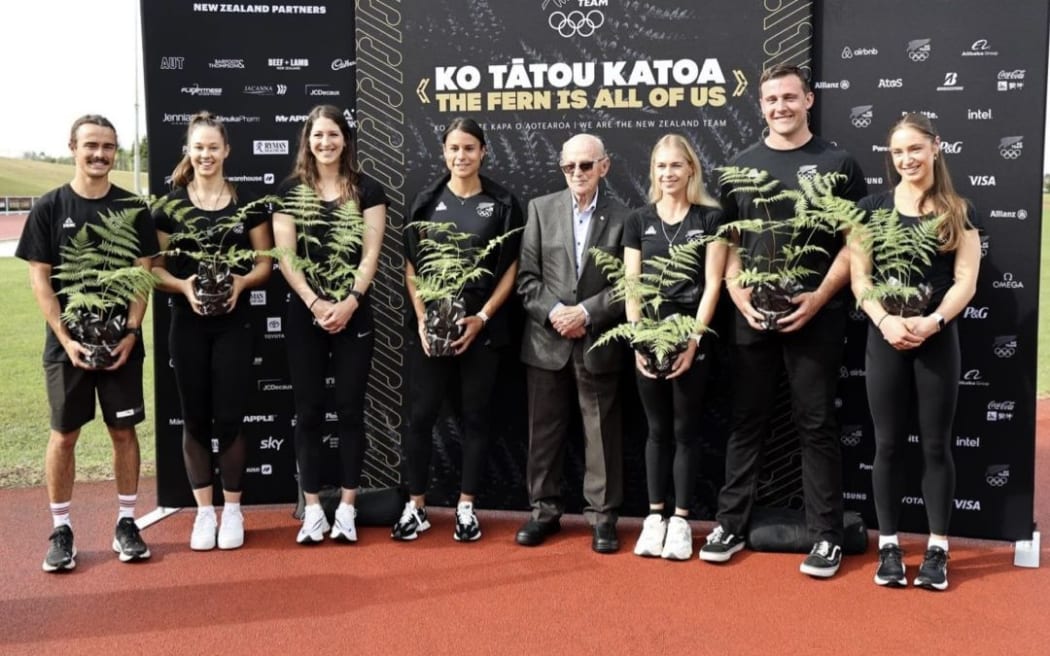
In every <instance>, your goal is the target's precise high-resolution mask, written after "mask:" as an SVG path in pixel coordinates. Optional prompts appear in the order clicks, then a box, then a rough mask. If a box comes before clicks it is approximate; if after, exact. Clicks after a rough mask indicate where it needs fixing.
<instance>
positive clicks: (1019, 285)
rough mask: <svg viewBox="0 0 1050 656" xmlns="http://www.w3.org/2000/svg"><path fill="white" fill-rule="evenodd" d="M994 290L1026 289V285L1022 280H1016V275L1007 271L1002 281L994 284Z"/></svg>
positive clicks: (996, 281)
mask: <svg viewBox="0 0 1050 656" xmlns="http://www.w3.org/2000/svg"><path fill="white" fill-rule="evenodd" d="M992 289H1024V283H1023V282H1021V281H1020V280H1014V274H1012V273H1010V272H1009V271H1006V272H1004V273H1003V279H1002V280H995V281H993V282H992Z"/></svg>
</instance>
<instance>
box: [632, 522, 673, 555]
mask: <svg viewBox="0 0 1050 656" xmlns="http://www.w3.org/2000/svg"><path fill="white" fill-rule="evenodd" d="M666 534H667V522H666V521H665V520H664V518H663V515H661V514H660V513H652V514H651V515H649V516H648V517H646V518H645V521H644V522H642V534H641V535H639V536H638V542H636V543H635V544H634V555H636V556H649V557H652V558H656V557H658V556H659V555H660V552H661V551H662V550H663V547H664V536H665V535H666Z"/></svg>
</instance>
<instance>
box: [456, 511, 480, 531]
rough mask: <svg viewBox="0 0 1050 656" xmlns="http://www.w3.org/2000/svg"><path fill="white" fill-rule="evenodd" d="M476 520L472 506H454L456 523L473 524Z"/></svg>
mask: <svg viewBox="0 0 1050 656" xmlns="http://www.w3.org/2000/svg"><path fill="white" fill-rule="evenodd" d="M475 521H477V520H476V518H475V516H474V508H473V506H457V507H456V523H457V524H461V525H463V526H473V525H474V522H475Z"/></svg>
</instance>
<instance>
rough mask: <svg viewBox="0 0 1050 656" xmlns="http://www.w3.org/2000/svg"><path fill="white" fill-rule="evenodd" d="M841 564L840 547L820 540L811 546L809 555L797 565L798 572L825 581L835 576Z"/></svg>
mask: <svg viewBox="0 0 1050 656" xmlns="http://www.w3.org/2000/svg"><path fill="white" fill-rule="evenodd" d="M841 564H842V547H840V546H839V545H837V544H831V543H830V542H828V541H827V540H821V541H820V542H817V543H816V544H814V545H813V548H812V549H811V550H810V552H809V555H808V556H806V559H805V560H803V561H802V564H801V565H799V567H798V571H800V572H802V573H803V574H809V575H810V576H815V577H817V578H821V579H826V578H828V577H831V576H835V572H837V571H839V565H841Z"/></svg>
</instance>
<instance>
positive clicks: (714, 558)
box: [700, 542, 744, 563]
mask: <svg viewBox="0 0 1050 656" xmlns="http://www.w3.org/2000/svg"><path fill="white" fill-rule="evenodd" d="M743 550H744V543H743V542H741V543H740V544H737V545H734V546H732V547H730V548H729V550H728V551H714V552H712V551H704V549H703V547H701V548H700V560H702V561H704V562H707V563H725V562H729V559H730V558H732V557H733V554H735V553H737V552H738V551H743Z"/></svg>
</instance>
